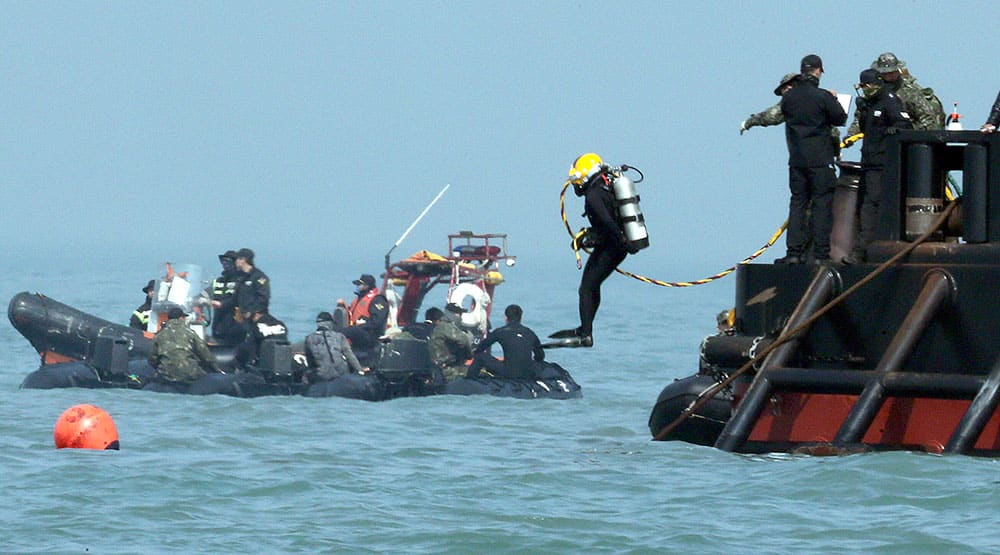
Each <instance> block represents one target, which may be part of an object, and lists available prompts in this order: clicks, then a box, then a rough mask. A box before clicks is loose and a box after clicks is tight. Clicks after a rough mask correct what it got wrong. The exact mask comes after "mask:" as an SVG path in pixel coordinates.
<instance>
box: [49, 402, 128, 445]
mask: <svg viewBox="0 0 1000 555" xmlns="http://www.w3.org/2000/svg"><path fill="white" fill-rule="evenodd" d="M53 437H54V438H55V440H56V448H58V449H63V448H71V449H118V428H116V427H115V421H114V420H112V419H111V415H109V414H108V413H106V412H104V410H103V409H101V408H100V407H95V406H94V405H76V406H73V407H70V408H68V409H66V411H65V412H63V413H62V415H61V416H59V420H57V421H56V429H55V431H54V432H53Z"/></svg>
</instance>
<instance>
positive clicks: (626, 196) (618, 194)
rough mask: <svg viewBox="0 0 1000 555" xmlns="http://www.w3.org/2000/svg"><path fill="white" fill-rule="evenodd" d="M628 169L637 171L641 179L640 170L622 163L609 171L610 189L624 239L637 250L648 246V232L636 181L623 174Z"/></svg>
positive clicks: (640, 179)
mask: <svg viewBox="0 0 1000 555" xmlns="http://www.w3.org/2000/svg"><path fill="white" fill-rule="evenodd" d="M630 169H633V170H636V171H637V172H639V176H640V177H639V181H642V172H640V171H639V170H637V169H636V168H631V167H629V166H626V165H624V164H622V166H621V167H620V168H613V169H612V171H611V190H612V192H613V193H614V195H615V203H616V204H617V205H618V217H619V222H620V225H621V228H622V232H623V233H624V234H625V239H626V240H627V241H628V242H629V245H630V246H631V247H632V248H634V249H635V250H637V251H638V250H640V249H644V248H646V247H648V246H649V233H647V232H646V220H645V218H643V216H642V209H641V208H639V193H638V192H637V191H636V189H635V184H636V183H637V182H633V181H632V180H631V179H629V177H628V176H627V175H625V172H627V171H628V170H630Z"/></svg>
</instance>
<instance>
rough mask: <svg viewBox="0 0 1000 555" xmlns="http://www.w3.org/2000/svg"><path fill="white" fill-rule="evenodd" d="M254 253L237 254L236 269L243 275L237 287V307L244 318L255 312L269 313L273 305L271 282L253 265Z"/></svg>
mask: <svg viewBox="0 0 1000 555" xmlns="http://www.w3.org/2000/svg"><path fill="white" fill-rule="evenodd" d="M253 256H254V254H253V251H252V250H250V249H240V250H239V251H237V252H236V269H237V270H239V271H240V273H242V274H243V275H242V276H240V277H241V279H240V280H239V282H238V283H237V285H236V293H235V295H236V306H238V307H239V310H240V312H241V313H243V316H244V318H249V317H250V316H251V315H252V314H254V313H255V312H267V309H268V307H269V305H270V304H271V280H270V279H269V278H268V277H267V274H265V273H264V272H262V271H261V270H260V268H257V267H256V266H254V264H253Z"/></svg>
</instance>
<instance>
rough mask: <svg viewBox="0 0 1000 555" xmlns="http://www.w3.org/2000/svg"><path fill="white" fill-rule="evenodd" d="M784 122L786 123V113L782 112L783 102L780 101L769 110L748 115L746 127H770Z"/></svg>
mask: <svg viewBox="0 0 1000 555" xmlns="http://www.w3.org/2000/svg"><path fill="white" fill-rule="evenodd" d="M782 123H785V115H784V114H782V113H781V102H778V103H777V104H775V105H774V106H771V107H770V108H768V109H767V110H764V111H763V112H757V113H756V114H752V115H751V116H750V117H748V118H747V122H746V128H747V129H750V128H751V127H770V126H772V125H781V124H782Z"/></svg>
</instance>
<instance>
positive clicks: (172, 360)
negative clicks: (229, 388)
mask: <svg viewBox="0 0 1000 555" xmlns="http://www.w3.org/2000/svg"><path fill="white" fill-rule="evenodd" d="M186 318H187V314H185V313H184V311H183V310H181V309H180V308H176V307H175V308H171V309H170V310H169V311H168V312H167V323H166V324H164V326H163V329H161V330H160V331H159V332H158V333H157V334H156V337H155V338H154V339H153V350H152V351H151V352H150V354H149V365H150V366H152V367H153V368H156V372H155V373H153V381H154V382H161V383H181V384H190V383H193V382H195V381H197V380H199V379H201V378H203V377H205V375H206V374H207V373H208V372H207V371H206V370H208V371H212V372H216V373H222V370H220V369H219V366H218V365H217V364H216V363H215V355H213V354H212V352H211V351H209V350H208V345H206V344H205V340H204V339H202V338H201V337H199V336H198V334H196V333H195V332H194V331H193V330H192V329H191V328H189V327H188V325H187V320H186Z"/></svg>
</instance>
